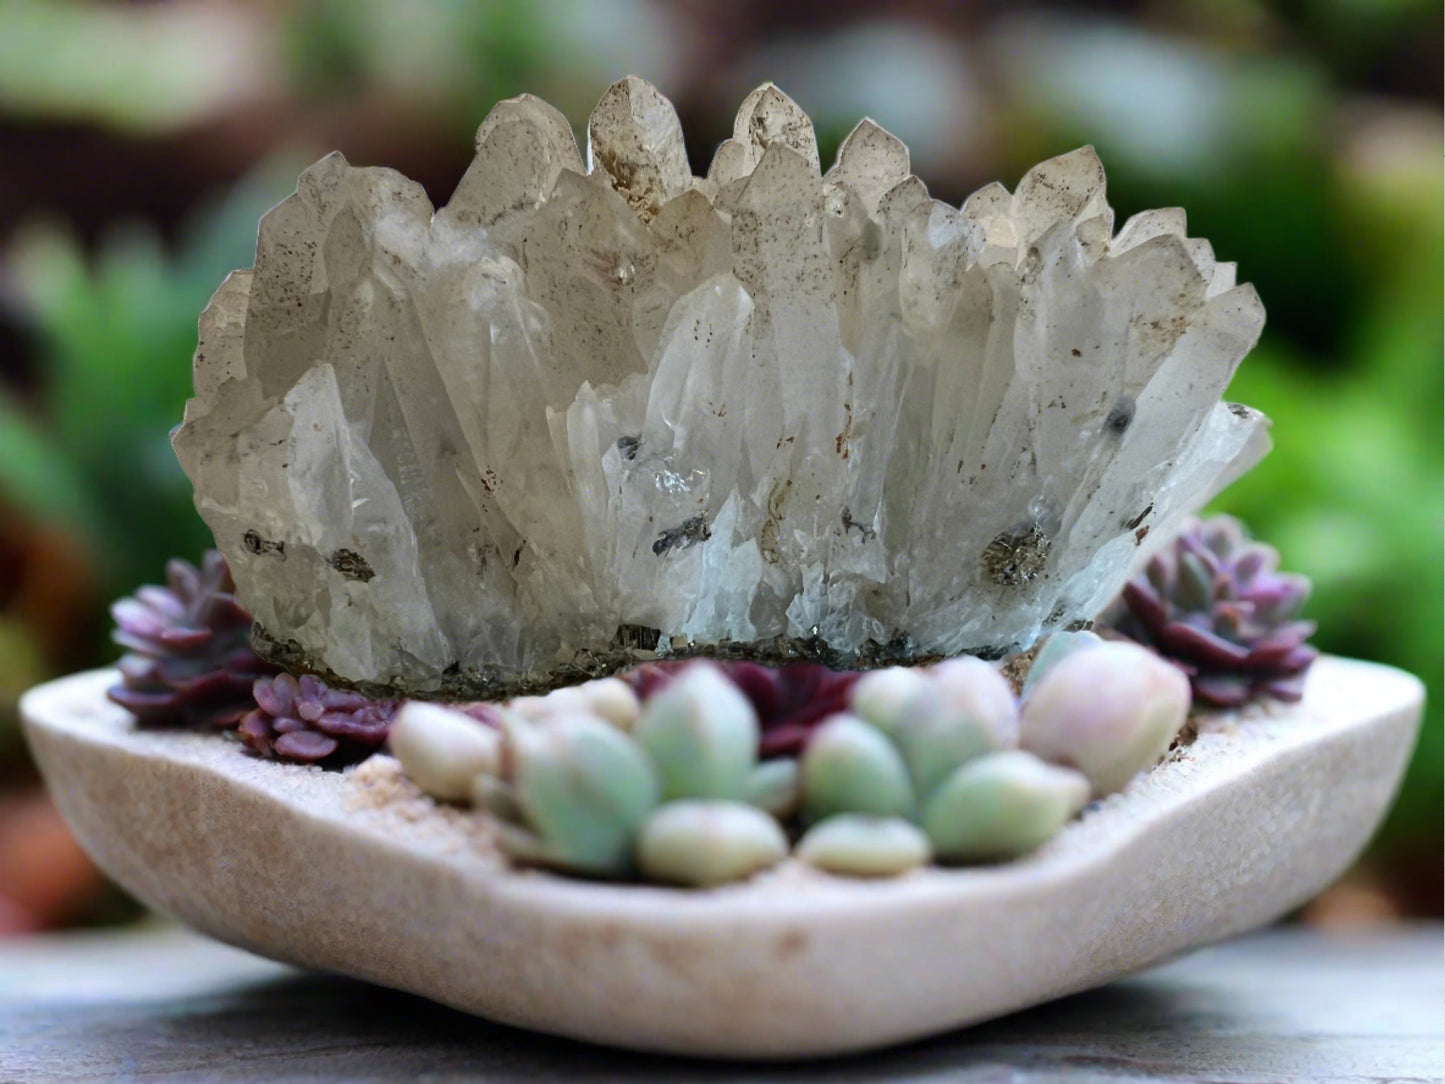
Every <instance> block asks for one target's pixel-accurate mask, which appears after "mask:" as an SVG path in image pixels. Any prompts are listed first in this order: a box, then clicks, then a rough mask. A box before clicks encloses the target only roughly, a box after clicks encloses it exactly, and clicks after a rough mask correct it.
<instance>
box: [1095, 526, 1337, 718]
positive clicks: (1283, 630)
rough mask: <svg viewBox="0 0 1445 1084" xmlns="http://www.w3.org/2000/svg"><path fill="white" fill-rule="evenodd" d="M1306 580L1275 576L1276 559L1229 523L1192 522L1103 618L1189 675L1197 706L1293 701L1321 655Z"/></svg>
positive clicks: (1272, 551) (1269, 549) (1270, 550)
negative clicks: (1312, 642) (1308, 612)
mask: <svg viewBox="0 0 1445 1084" xmlns="http://www.w3.org/2000/svg"><path fill="white" fill-rule="evenodd" d="M1309 591H1310V583H1309V580H1308V579H1307V578H1305V577H1304V576H1297V575H1291V574H1288V573H1283V572H1280V571H1279V553H1278V551H1276V550H1275V549H1274V547H1272V546H1268V545H1265V544H1263V543H1261V542H1254V541H1252V540H1251V539H1250V538H1249V536H1248V535H1247V534H1246V533H1245V531H1244V528H1243V527H1242V526H1241V525H1240V523H1239V522H1238V521H1237V520H1235V519H1233V518H1232V517H1230V516H1215V517H1213V518H1211V519H1207V520H1203V521H1200V520H1192V521H1191V522H1189V523H1188V524H1186V525H1185V528H1184V530H1183V531H1182V532H1181V533H1180V534H1179V536H1178V538H1176V539H1175V540H1174V541H1173V543H1171V545H1170V546H1169V548H1167V549H1166V550H1164V551H1163V552H1161V553H1160V554H1158V555H1157V556H1155V557H1154V558H1153V559H1152V560H1150V562H1149V564H1148V565H1147V567H1146V568H1145V571H1144V574H1143V575H1141V576H1138V577H1136V578H1134V579H1132V580H1130V581H1129V583H1128V584H1126V585H1125V587H1124V590H1123V593H1122V595H1121V596H1120V599H1119V601H1118V602H1117V603H1116V604H1115V605H1114V606H1113V607H1112V608H1111V609H1110V610H1109V612H1108V613H1106V614H1105V615H1104V622H1105V623H1106V624H1107V625H1109V626H1111V627H1112V628H1113V629H1115V630H1116V631H1117V632H1120V633H1122V634H1123V635H1125V636H1127V637H1129V638H1130V639H1133V640H1137V641H1138V642H1139V643H1142V644H1146V645H1148V646H1149V647H1152V648H1153V649H1154V650H1155V651H1157V652H1159V653H1160V654H1161V655H1163V656H1164V657H1165V658H1167V659H1169V660H1170V661H1171V662H1173V663H1174V664H1175V665H1176V666H1178V667H1179V668H1180V669H1181V670H1183V671H1184V672H1185V673H1186V674H1188V675H1189V680H1190V684H1191V685H1192V687H1193V690H1194V697H1195V699H1197V700H1199V701H1200V702H1202V703H1205V704H1210V705H1214V706H1217V707H1236V706H1238V705H1240V704H1243V703H1245V702H1247V701H1249V700H1252V699H1255V698H1257V697H1270V698H1273V699H1275V700H1285V701H1296V700H1298V699H1299V698H1300V696H1301V694H1302V692H1303V689H1304V676H1305V671H1306V670H1308V669H1309V666H1310V664H1311V663H1312V662H1314V660H1315V657H1316V655H1317V652H1316V651H1315V649H1314V648H1312V647H1310V646H1309V645H1308V643H1307V641H1308V640H1309V638H1310V637H1311V636H1312V635H1313V634H1314V631H1315V625H1314V622H1312V621H1301V620H1299V612H1300V610H1301V608H1302V607H1303V606H1304V604H1305V601H1306V599H1308V597H1309Z"/></svg>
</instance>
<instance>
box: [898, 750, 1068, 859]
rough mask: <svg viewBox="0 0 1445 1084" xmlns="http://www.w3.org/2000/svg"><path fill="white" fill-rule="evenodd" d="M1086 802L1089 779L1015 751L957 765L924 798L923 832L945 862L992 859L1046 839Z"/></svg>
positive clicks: (1015, 853) (1014, 855)
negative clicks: (928, 795) (925, 802)
mask: <svg viewBox="0 0 1445 1084" xmlns="http://www.w3.org/2000/svg"><path fill="white" fill-rule="evenodd" d="M1088 800H1089V781H1088V780H1087V779H1086V778H1084V776H1082V775H1080V774H1079V773H1078V772H1076V771H1073V770H1071V769H1069V768H1060V767H1057V766H1055V765H1053V764H1046V763H1045V762H1044V761H1042V760H1040V759H1039V758H1038V757H1036V756H1032V755H1031V754H1029V753H1026V752H1024V751H1023V750H1020V749H1009V750H1006V751H1004V752H999V753H989V754H987V755H985V756H981V757H978V758H976V759H974V760H971V761H969V762H968V763H967V764H963V765H960V766H959V767H958V768H957V769H955V770H954V771H953V773H952V774H951V775H949V777H948V778H947V779H946V780H944V782H943V784H942V785H941V786H939V788H938V789H937V790H936V791H935V792H934V793H933V795H932V796H931V797H930V798H929V799H928V802H927V804H926V805H925V806H924V808H923V817H922V821H923V830H924V831H925V832H927V833H928V838H929V839H930V840H932V841H933V849H934V852H935V853H936V854H937V855H938V857H939V858H940V859H942V860H943V861H945V862H997V861H1002V860H1005V859H1009V858H1018V857H1019V856H1021V855H1025V854H1028V853H1029V852H1030V851H1032V850H1034V849H1036V848H1037V847H1039V846H1041V845H1043V844H1044V843H1047V842H1048V841H1049V840H1050V839H1052V838H1053V837H1054V836H1055V835H1057V834H1058V832H1059V829H1061V828H1063V826H1064V825H1065V824H1067V823H1068V822H1069V821H1070V820H1071V819H1072V818H1073V816H1074V814H1075V813H1077V812H1078V811H1079V810H1081V809H1083V808H1084V805H1085V803H1087V802H1088Z"/></svg>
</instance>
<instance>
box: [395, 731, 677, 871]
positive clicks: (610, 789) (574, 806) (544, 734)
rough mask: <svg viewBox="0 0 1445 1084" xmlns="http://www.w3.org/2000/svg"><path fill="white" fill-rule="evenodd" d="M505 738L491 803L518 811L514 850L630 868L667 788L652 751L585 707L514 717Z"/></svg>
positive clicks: (546, 860)
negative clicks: (531, 718)
mask: <svg viewBox="0 0 1445 1084" xmlns="http://www.w3.org/2000/svg"><path fill="white" fill-rule="evenodd" d="M503 737H504V744H503V747H502V757H501V762H500V767H501V773H500V775H499V776H498V777H497V783H498V785H499V788H500V789H499V792H498V793H496V794H494V795H493V796H492V798H491V800H490V801H489V803H488V804H489V805H490V806H491V808H492V809H493V810H494V811H497V812H503V813H510V814H511V816H510V818H509V820H510V823H504V825H503V831H502V834H501V842H502V846H503V848H504V849H505V850H506V851H507V853H508V854H510V855H511V856H512V857H513V858H515V859H518V860H519V861H523V862H528V863H532V864H536V865H545V866H551V867H554V868H557V869H561V870H568V871H572V872H575V873H583V874H589V875H592V876H611V877H618V876H623V875H626V874H627V873H629V872H631V870H632V868H633V860H634V850H635V846H636V842H637V835H638V832H639V831H640V830H641V828H642V824H643V822H644V820H646V818H647V816H648V814H649V813H651V812H652V810H653V808H654V807H655V806H656V805H657V804H658V801H659V799H660V798H661V795H662V788H661V784H660V783H659V781H658V774H657V771H656V769H655V768H654V767H653V764H652V761H651V760H650V759H649V758H648V756H647V753H646V751H645V750H644V749H643V748H642V747H641V746H640V745H638V743H637V742H636V741H634V740H633V739H632V738H631V737H629V736H628V735H627V734H625V733H623V732H622V731H621V730H619V729H618V728H617V727H615V726H613V725H612V724H611V723H608V722H606V721H604V720H602V719H600V718H597V717H596V716H591V715H582V714H567V715H556V716H552V717H550V718H548V719H547V720H545V721H544V722H541V723H533V722H528V721H526V720H523V719H519V718H515V717H510V718H507V719H506V720H505V722H504V724H503ZM403 763H405V762H403ZM485 775H486V773H483V777H485ZM498 799H501V800H500V801H499V800H498Z"/></svg>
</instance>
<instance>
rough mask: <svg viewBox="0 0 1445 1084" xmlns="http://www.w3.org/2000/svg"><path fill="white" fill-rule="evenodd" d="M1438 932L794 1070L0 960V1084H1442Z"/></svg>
mask: <svg viewBox="0 0 1445 1084" xmlns="http://www.w3.org/2000/svg"><path fill="white" fill-rule="evenodd" d="M1442 1004H1445V965H1442V934H1441V929H1440V927H1439V926H1438V925H1417V926H1407V927H1394V928H1381V929H1378V930H1369V931H1362V932H1351V933H1321V932H1317V931H1312V930H1307V929H1303V928H1285V929H1277V930H1272V931H1268V932H1265V933H1261V934H1257V935H1254V936H1252V937H1248V938H1243V939H1241V940H1237V941H1234V942H1232V943H1229V944H1226V945H1221V946H1218V947H1215V948H1210V949H1205V950H1203V951H1201V952H1198V953H1196V954H1194V955H1192V956H1189V957H1187V958H1185V959H1181V960H1177V961H1175V962H1173V963H1170V964H1167V965H1165V966H1162V967H1159V968H1156V969H1155V970H1153V971H1151V972H1149V973H1147V974H1145V975H1141V976H1138V977H1136V978H1133V979H1128V980H1125V981H1123V982H1119V983H1115V984H1114V985H1112V986H1109V987H1105V988H1103V989H1100V990H1095V991H1092V992H1090V993H1086V994H1081V995H1078V996H1076V997H1071V998H1067V999H1065V1000H1063V1001H1058V1002H1055V1003H1053V1004H1052V1005H1046V1006H1043V1007H1041V1008H1038V1009H1034V1010H1031V1011H1028V1012H1023V1013H1019V1014H1017V1015H1014V1016H1011V1017H1008V1018H1006V1019H1004V1020H1000V1021H996V1022H994V1023H991V1024H986V1025H982V1026H979V1027H976V1028H973V1029H970V1030H967V1031H962V1032H958V1033H955V1034H953V1035H949V1036H945V1037H942V1038H940V1039H936V1040H931V1041H927V1042H922V1043H916V1044H913V1045H910V1046H906V1047H902V1048H900V1049H896V1050H893V1051H888V1052H884V1053H881V1054H873V1055H867V1056H863V1057H855V1058H846V1059H837V1060H832V1061H825V1062H819V1063H812V1064H800V1065H772V1066H768V1065H762V1066H758V1065H753V1066H749V1065H728V1064H722V1063H708V1062H689V1061H684V1060H679V1059H668V1058H657V1057H646V1056H642V1055H636V1054H628V1053H621V1052H616V1051H609V1050H604V1049H601V1048H597V1047H590V1046H586V1045H583V1044H581V1043H574V1042H569V1041H565V1040H559V1039H550V1038H547V1037H545V1036H539V1035H532V1034H528V1033H526V1032H522V1031H517V1030H514V1029H511V1028H506V1027H501V1026H498V1025H494V1024H489V1023H487V1022H485V1021H482V1020H478V1019H475V1018H473V1017H469V1016H464V1015H462V1014H460V1013H455V1012H452V1011H449V1010H447V1009H442V1008H439V1007H437V1006H434V1005H432V1004H430V1003H428V1002H425V1001H422V1000H420V999H418V998H415V997H411V996H408V995H405V994H399V993H394V992H391V991H388V990H383V989H380V988H378V987H373V986H368V985H366V984H364V983H360V982H355V981H352V980H349V979H342V978H336V977H331V976H326V975H311V974H302V973H298V972H296V971H293V970H291V969H289V968H285V967H282V966H280V965H278V964H272V963H269V962H268V961H265V960H261V959H258V958H256V957H254V956H250V955H248V954H246V953H243V952H238V951H236V950H233V949H229V948H225V947H223V946H221V945H218V944H215V943H213V942H210V941H206V940H203V939H201V938H199V937H196V936H194V935H192V934H189V933H186V932H184V931H181V930H178V929H174V928H170V927H159V928H148V929H143V930H140V931H136V932H123V933H98V934H79V935H68V936H57V937H49V938H38V939H35V940H31V941H22V942H16V943H12V944H8V945H0V1082H3V1084H9V1082H11V1081H25V1082H30V1081H50V1080H66V1081H72V1080H76V1081H85V1080H117V1079H121V1080H146V1081H151V1080H223V1081H230V1080H234V1081H256V1082H266V1081H279V1080H295V1079H319V1080H402V1079H406V1080H417V1079H425V1080H437V1081H440V1080H485V1081H488V1082H495V1084H502V1082H507V1081H528V1082H539V1081H551V1080H586V1081H612V1080H623V1079H625V1080H628V1081H636V1082H646V1081H664V1080H666V1081H672V1080H677V1081H683V1080H687V1081H696V1080H701V1081H731V1080H780V1079H787V1080H796V1081H800V1082H802V1081H812V1080H817V1081H829V1082H834V1081H837V1082H841V1081H850V1082H851V1081H899V1082H902V1081H938V1082H943V1081H947V1082H955V1081H958V1082H967V1081H1010V1082H1019V1084H1031V1082H1035V1081H1118V1080H1160V1081H1218V1082H1226V1081H1228V1082H1264V1081H1269V1082H1284V1081H1312V1082H1313V1081H1328V1082H1347V1081H1371V1082H1380V1081H1397V1082H1398V1081H1439V1080H1441V1079H1442V1075H1445V1073H1442V1059H1445V1027H1442Z"/></svg>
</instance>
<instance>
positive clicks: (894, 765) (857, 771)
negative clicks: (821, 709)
mask: <svg viewBox="0 0 1445 1084" xmlns="http://www.w3.org/2000/svg"><path fill="white" fill-rule="evenodd" d="M798 777H799V783H800V786H801V789H802V802H803V817H804V818H805V819H806V820H809V821H818V820H822V819H824V818H825V817H830V816H832V815H833V814H834V813H866V814H869V815H871V816H875V817H908V816H912V815H913V814H914V813H915V812H916V810H917V806H918V801H917V798H916V797H915V796H914V791H913V783H912V782H911V781H910V780H909V778H908V766H907V764H905V763H904V761H903V754H902V753H900V752H899V751H898V748H897V747H896V746H895V745H894V744H893V742H891V741H890V740H889V738H888V735H886V734H885V733H884V732H883V731H881V730H879V729H878V728H877V727H875V726H873V725H872V724H871V723H865V722H864V721H863V720H862V719H859V718H858V717H857V716H856V715H835V716H833V718H831V719H829V720H828V721H827V722H826V723H824V724H823V725H822V726H821V727H819V728H818V732H817V733H816V734H814V735H813V738H812V740H811V741H810V742H808V747H807V749H805V750H804V751H803V756H802V759H801V760H800V761H799V762H798Z"/></svg>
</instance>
